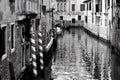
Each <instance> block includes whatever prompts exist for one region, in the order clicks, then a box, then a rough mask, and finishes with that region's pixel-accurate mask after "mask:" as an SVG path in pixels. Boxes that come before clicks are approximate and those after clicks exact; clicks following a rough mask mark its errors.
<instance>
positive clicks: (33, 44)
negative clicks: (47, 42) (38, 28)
mask: <svg viewBox="0 0 120 80" xmlns="http://www.w3.org/2000/svg"><path fill="white" fill-rule="evenodd" d="M34 38H35V34H32V36H31V40H30V41H31V52H32V65H33V74H34V76H35V77H37V63H36V58H37V57H36V48H35V39H34Z"/></svg>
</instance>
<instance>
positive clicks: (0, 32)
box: [0, 26, 7, 59]
mask: <svg viewBox="0 0 120 80" xmlns="http://www.w3.org/2000/svg"><path fill="white" fill-rule="evenodd" d="M6 38H7V37H6V26H3V27H1V28H0V59H1V58H2V56H3V55H4V54H5V53H6V46H7V43H6V42H7V39H6Z"/></svg>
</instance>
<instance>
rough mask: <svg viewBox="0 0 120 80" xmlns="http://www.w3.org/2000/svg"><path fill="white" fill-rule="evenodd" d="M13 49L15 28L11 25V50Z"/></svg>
mask: <svg viewBox="0 0 120 80" xmlns="http://www.w3.org/2000/svg"><path fill="white" fill-rule="evenodd" d="M13 48H15V26H14V24H12V25H11V49H13Z"/></svg>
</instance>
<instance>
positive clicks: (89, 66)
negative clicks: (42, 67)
mask: <svg viewBox="0 0 120 80" xmlns="http://www.w3.org/2000/svg"><path fill="white" fill-rule="evenodd" d="M111 55H112V56H111ZM115 58H116V56H115V55H114V56H113V54H111V50H110V48H109V46H107V45H106V44H104V43H102V42H100V41H98V40H97V39H95V38H93V37H91V36H89V35H88V34H86V33H85V32H84V31H83V30H81V29H71V30H70V32H67V31H65V32H64V35H63V36H62V37H59V39H58V47H57V51H56V56H55V58H54V62H53V65H52V76H53V77H54V78H55V79H54V80H120V78H119V77H118V74H119V73H118V72H119V71H120V65H119V67H118V65H115V64H118V63H117V62H116V60H115ZM119 61H120V60H119ZM114 66H115V67H114ZM116 69H117V70H116ZM118 70H119V71H118ZM114 71H116V73H115V72H114ZM116 74H117V75H116ZM116 76H117V77H116ZM119 76H120V75H119Z"/></svg>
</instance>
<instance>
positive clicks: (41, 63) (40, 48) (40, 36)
mask: <svg viewBox="0 0 120 80" xmlns="http://www.w3.org/2000/svg"><path fill="white" fill-rule="evenodd" d="M42 37H43V36H42V32H41V31H40V32H38V45H39V48H38V49H39V50H38V51H39V56H40V69H41V70H43V68H44V62H43V39H42Z"/></svg>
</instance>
